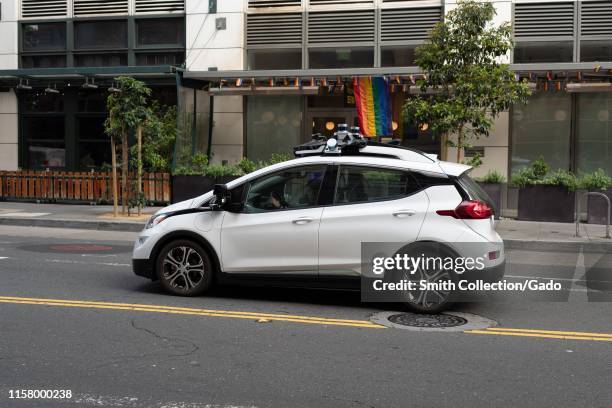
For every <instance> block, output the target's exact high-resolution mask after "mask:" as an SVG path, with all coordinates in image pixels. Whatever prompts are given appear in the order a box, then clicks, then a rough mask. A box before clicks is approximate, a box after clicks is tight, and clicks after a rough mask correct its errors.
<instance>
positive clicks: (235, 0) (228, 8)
mask: <svg viewBox="0 0 612 408" xmlns="http://www.w3.org/2000/svg"><path fill="white" fill-rule="evenodd" d="M208 6H209V5H208V1H206V0H186V1H185V7H186V14H187V16H186V18H187V49H186V52H187V69H188V70H190V71H207V70H209V69H211V68H216V69H217V70H220V71H222V70H241V69H243V68H244V31H245V23H244V20H245V11H246V1H245V0H221V1H217V13H215V14H209V13H208V10H209V8H208ZM218 19H225V24H226V28H225V29H224V30H218V29H217V21H218ZM214 105H215V107H214V116H213V123H214V127H213V138H212V158H211V162H213V163H220V162H222V161H228V162H230V163H233V162H236V161H238V160H240V158H242V156H243V138H244V131H243V129H244V125H243V122H244V111H243V97H242V96H216V97H215V100H214Z"/></svg>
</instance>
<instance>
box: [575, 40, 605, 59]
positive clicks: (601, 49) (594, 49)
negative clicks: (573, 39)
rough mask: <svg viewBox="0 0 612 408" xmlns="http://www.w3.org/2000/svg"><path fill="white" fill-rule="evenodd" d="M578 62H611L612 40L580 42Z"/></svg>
mask: <svg viewBox="0 0 612 408" xmlns="http://www.w3.org/2000/svg"><path fill="white" fill-rule="evenodd" d="M580 61H584V62H595V61H612V39H609V40H599V41H593V40H590V41H585V40H583V41H581V42H580Z"/></svg>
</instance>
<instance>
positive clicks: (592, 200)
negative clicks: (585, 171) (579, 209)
mask: <svg viewBox="0 0 612 408" xmlns="http://www.w3.org/2000/svg"><path fill="white" fill-rule="evenodd" d="M597 192H598V193H604V194H605V195H607V196H608V198H609V199H610V201H612V188H608V190H606V191H601V190H598V191H597ZM583 205H584V202H583ZM607 216H608V206H607V204H606V200H605V199H604V198H603V197H597V196H588V198H587V222H588V223H589V224H605V223H606V217H607Z"/></svg>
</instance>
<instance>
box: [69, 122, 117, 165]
mask: <svg viewBox="0 0 612 408" xmlns="http://www.w3.org/2000/svg"><path fill="white" fill-rule="evenodd" d="M105 119H106V118H105V117H104V116H92V117H80V118H77V139H78V158H77V159H78V167H79V168H80V169H83V170H89V169H92V168H99V167H101V166H102V165H103V164H104V163H107V164H108V163H110V162H111V157H110V156H111V154H110V141H109V138H108V136H107V135H106V133H104V120H105Z"/></svg>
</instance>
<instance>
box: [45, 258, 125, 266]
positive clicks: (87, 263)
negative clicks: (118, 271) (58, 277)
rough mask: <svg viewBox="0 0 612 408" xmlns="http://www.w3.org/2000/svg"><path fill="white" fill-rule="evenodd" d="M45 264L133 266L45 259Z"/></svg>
mask: <svg viewBox="0 0 612 408" xmlns="http://www.w3.org/2000/svg"><path fill="white" fill-rule="evenodd" d="M45 262H51V263H63V264H80V265H104V266H120V267H124V266H132V265H131V264H125V263H118V262H85V261H74V260H72V259H45Z"/></svg>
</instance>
